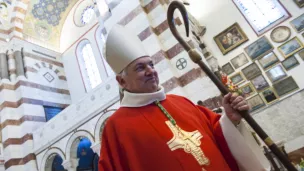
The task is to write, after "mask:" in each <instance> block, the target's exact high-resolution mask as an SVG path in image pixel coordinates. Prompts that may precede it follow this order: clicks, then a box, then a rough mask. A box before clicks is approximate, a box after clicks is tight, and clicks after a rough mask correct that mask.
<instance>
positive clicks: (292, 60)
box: [282, 56, 300, 71]
mask: <svg viewBox="0 0 304 171" xmlns="http://www.w3.org/2000/svg"><path fill="white" fill-rule="evenodd" d="M282 65H283V67H284V68H285V69H286V71H288V70H291V69H292V68H294V67H296V66H298V65H300V63H299V61H298V60H297V58H296V57H295V56H290V57H289V58H287V59H285V60H284V61H282Z"/></svg>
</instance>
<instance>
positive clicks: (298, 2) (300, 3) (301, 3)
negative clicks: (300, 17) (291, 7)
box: [293, 0, 304, 8]
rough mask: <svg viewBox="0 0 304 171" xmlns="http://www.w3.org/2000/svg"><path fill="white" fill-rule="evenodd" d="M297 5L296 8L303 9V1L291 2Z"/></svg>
mask: <svg viewBox="0 0 304 171" xmlns="http://www.w3.org/2000/svg"><path fill="white" fill-rule="evenodd" d="M293 1H294V2H295V3H296V4H297V5H298V7H300V8H302V7H304V0H293Z"/></svg>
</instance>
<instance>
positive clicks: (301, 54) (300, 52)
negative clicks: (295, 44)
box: [298, 49, 304, 61]
mask: <svg viewBox="0 0 304 171" xmlns="http://www.w3.org/2000/svg"><path fill="white" fill-rule="evenodd" d="M298 55H299V56H300V58H302V60H303V61H304V49H302V50H300V51H299V52H298Z"/></svg>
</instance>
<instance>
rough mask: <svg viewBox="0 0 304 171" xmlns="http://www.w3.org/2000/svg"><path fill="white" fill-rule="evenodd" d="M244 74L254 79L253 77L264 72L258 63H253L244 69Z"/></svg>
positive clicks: (249, 78)
mask: <svg viewBox="0 0 304 171" xmlns="http://www.w3.org/2000/svg"><path fill="white" fill-rule="evenodd" d="M242 72H243V74H244V75H245V77H246V78H247V80H252V79H253V78H255V77H257V76H258V75H261V74H262V72H261V70H260V68H259V66H258V65H257V64H256V63H252V64H250V65H248V66H247V67H245V68H244V69H242Z"/></svg>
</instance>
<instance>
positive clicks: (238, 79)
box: [229, 72, 246, 85]
mask: <svg viewBox="0 0 304 171" xmlns="http://www.w3.org/2000/svg"><path fill="white" fill-rule="evenodd" d="M229 78H230V80H231V82H232V83H233V84H235V85H239V84H241V83H243V82H245V81H246V80H245V77H244V76H243V74H242V73H241V72H238V73H236V74H234V75H232V76H230V77H229Z"/></svg>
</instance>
